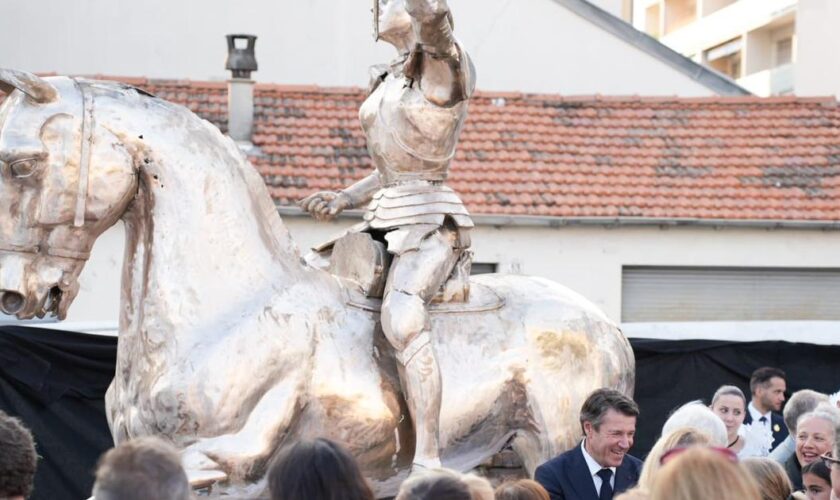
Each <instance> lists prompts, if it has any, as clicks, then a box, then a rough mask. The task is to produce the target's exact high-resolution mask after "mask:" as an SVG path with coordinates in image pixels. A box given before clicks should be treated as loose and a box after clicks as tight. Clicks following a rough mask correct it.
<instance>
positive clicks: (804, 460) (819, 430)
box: [784, 403, 840, 490]
mask: <svg viewBox="0 0 840 500" xmlns="http://www.w3.org/2000/svg"><path fill="white" fill-rule="evenodd" d="M838 427H840V411H838V410H837V408H835V407H832V406H831V405H829V404H827V403H822V404H820V405H819V406H817V408H816V409H815V410H814V411H812V412H808V413H805V414H803V415H802V416H800V417H799V419H798V420H797V421H796V452H795V453H794V454H793V456H791V457H790V458H789V459H788V460H787V462H785V464H784V465H785V471H786V472H787V475H788V478H790V482H791V483H792V484H793V489H794V490H801V489H802V487H803V485H802V467H804V466H806V465H808V464H810V463H811V462H814V461H816V460H819V459H820V456H822V455H825V454H827V453H829V452H830V451H831V448H832V446H833V445H834V441H835V439H836V437H837V432H836V429H837V428H838Z"/></svg>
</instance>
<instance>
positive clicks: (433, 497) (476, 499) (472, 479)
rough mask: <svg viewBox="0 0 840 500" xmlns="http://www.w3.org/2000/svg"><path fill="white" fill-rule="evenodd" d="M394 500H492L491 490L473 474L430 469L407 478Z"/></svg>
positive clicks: (483, 480)
mask: <svg viewBox="0 0 840 500" xmlns="http://www.w3.org/2000/svg"><path fill="white" fill-rule="evenodd" d="M395 500H493V488H492V486H490V483H489V482H488V481H487V480H486V479H483V478H480V477H478V476H475V475H473V474H461V473H459V472H455V471H453V470H449V469H431V470H424V471H420V472H416V473H414V474H412V475H411V476H409V478H408V479H406V480H405V481H404V482H403V484H402V485H401V486H400V491H399V493H397V496H396V497H395Z"/></svg>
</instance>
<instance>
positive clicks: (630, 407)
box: [580, 388, 639, 431]
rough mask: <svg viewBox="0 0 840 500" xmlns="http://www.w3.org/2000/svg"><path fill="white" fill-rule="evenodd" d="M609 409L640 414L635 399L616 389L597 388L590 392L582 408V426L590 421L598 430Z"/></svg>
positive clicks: (626, 414) (632, 414) (626, 413)
mask: <svg viewBox="0 0 840 500" xmlns="http://www.w3.org/2000/svg"><path fill="white" fill-rule="evenodd" d="M608 410H613V411H616V412H618V413H621V414H622V415H625V416H628V417H638V416H639V406H638V405H637V404H636V402H635V401H633V400H632V399H630V398H628V397H627V396H625V395H624V394H622V393H620V392H618V391H616V390H615V389H607V388H601V389H596V390H595V391H594V392H593V393H592V394H590V395H589V396H588V397H587V398H586V401H584V402H583V407H581V409H580V427H581V429H583V423H584V422H589V423H590V424H592V427H593V428H595V430H596V431H597V430H598V429H600V428H601V421H602V420H603V419H604V415H606V413H607V411H608Z"/></svg>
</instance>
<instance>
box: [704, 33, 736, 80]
mask: <svg viewBox="0 0 840 500" xmlns="http://www.w3.org/2000/svg"><path fill="white" fill-rule="evenodd" d="M742 45H743V44H742V42H741V38H740V37H739V38H735V39H732V40H730V41H728V42H726V43H722V44H720V45H718V46H717V47H712V48H711V49H709V50H707V51H706V52H705V53H704V54H703V58H704V59H705V60H706V64H708V65H709V66H711V67H712V68H714V69H716V70H717V71H720V72H721V73H723V74H724V75H727V76H729V77H730V78H733V79H737V78H740V77H741V46H742Z"/></svg>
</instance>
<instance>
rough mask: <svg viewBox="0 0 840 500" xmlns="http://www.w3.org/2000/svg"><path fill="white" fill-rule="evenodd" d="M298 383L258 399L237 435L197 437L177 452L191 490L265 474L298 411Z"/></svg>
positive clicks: (279, 386)
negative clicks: (196, 439) (179, 452)
mask: <svg viewBox="0 0 840 500" xmlns="http://www.w3.org/2000/svg"><path fill="white" fill-rule="evenodd" d="M301 395H302V392H301V384H299V383H293V382H284V383H280V384H278V385H276V386H275V387H273V388H272V389H270V390H269V391H268V392H266V393H265V395H264V396H263V397H262V398H261V399H260V401H259V403H257V405H256V406H255V407H254V409H253V411H251V414H250V415H249V416H248V420H247V421H246V422H245V425H244V426H243V427H242V429H240V430H239V431H238V432H236V433H233V434H225V435H222V436H215V437H211V438H201V439H199V440H198V441H196V442H195V443H193V444H191V445H190V446H188V447H186V448H184V450H183V451H182V453H181V461H182V463H183V465H184V469H185V470H186V472H187V477H188V478H189V480H190V484H192V485H193V487H205V486H208V485H211V484H213V483H216V482H222V481H232V482H244V481H250V480H254V479H258V478H260V477H262V476H263V475H264V474H265V469H266V467H267V462H268V460H269V459H270V457H271V456H272V455H273V453H274V451H275V450H276V448H277V446H278V445H279V444H280V442H281V440H282V438H283V436H284V435H285V434H286V432H287V431H288V429H289V427H290V426H291V424H292V422H293V420H294V419H295V417H296V416H297V414H298V412H299V411H300V409H301V405H300V404H299V402H300V400H301Z"/></svg>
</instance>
